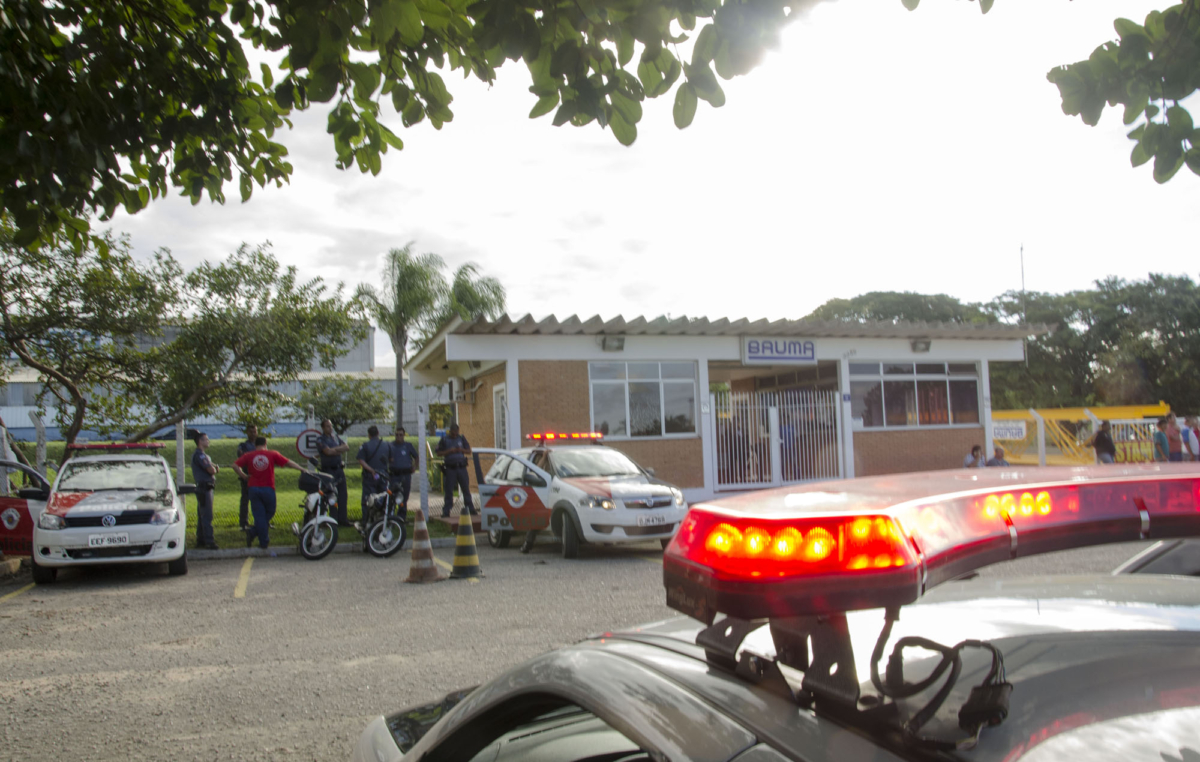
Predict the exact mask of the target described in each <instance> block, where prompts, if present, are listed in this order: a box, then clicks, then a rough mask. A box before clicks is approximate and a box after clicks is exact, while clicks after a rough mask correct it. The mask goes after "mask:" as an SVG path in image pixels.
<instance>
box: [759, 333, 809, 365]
mask: <svg viewBox="0 0 1200 762" xmlns="http://www.w3.org/2000/svg"><path fill="white" fill-rule="evenodd" d="M816 361H817V347H816V344H815V343H813V342H812V341H810V340H808V339H789V338H775V337H770V336H761V337H755V336H743V337H742V363H744V364H746V365H754V364H759V365H811V364H814V363H816Z"/></svg>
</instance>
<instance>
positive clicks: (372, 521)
mask: <svg viewBox="0 0 1200 762" xmlns="http://www.w3.org/2000/svg"><path fill="white" fill-rule="evenodd" d="M396 486H397V491H396V492H393V491H392V481H391V480H390V479H389V480H388V481H387V487H386V488H385V489H384V491H383V492H377V493H375V494H374V495H371V496H370V497H369V498H367V501H366V504H365V505H363V519H362V521H359V522H355V524H354V528H355V529H357V530H358V532H359V534H361V535H362V536H363V542H364V544H365V546H366V550H367V552H368V553H370V554H371V555H373V556H376V557H378V558H387V557H389V556H391V555H394V554H395V553H396V551H398V550H400V548H402V547H403V546H404V540H405V539H406V536H407V530H406V528H405V526H406V524H405V522H406V521H407V520H408V506H407V505H399V506H397V505H396V501H397V499H398V498H399V496H400V492H399V485H396Z"/></svg>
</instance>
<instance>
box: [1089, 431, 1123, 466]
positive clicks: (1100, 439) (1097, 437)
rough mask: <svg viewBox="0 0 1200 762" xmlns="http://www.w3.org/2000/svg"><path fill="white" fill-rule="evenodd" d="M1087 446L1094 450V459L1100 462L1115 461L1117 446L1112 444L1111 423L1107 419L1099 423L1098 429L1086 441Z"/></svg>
mask: <svg viewBox="0 0 1200 762" xmlns="http://www.w3.org/2000/svg"><path fill="white" fill-rule="evenodd" d="M1086 446H1087V447H1091V448H1093V449H1094V450H1095V451H1096V460H1098V461H1099V462H1101V463H1116V462H1117V446H1116V445H1115V444H1113V439H1112V424H1110V423H1109V422H1108V421H1102V422H1101V423H1100V430H1099V431H1097V432H1096V433H1095V434H1094V435H1092V438H1091V439H1089V440H1088V441H1087V445H1086Z"/></svg>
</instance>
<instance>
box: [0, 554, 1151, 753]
mask: <svg viewBox="0 0 1200 762" xmlns="http://www.w3.org/2000/svg"><path fill="white" fill-rule="evenodd" d="M481 539H482V538H481ZM1142 546H1143V544H1140V543H1138V544H1129V545H1123V546H1107V547H1102V548H1093V549H1087V550H1082V551H1071V552H1068V553H1062V554H1056V555H1053V556H1046V557H1042V558H1036V559H1028V560H1024V561H1017V562H1012V563H1009V564H1002V565H999V566H995V567H992V568H990V569H988V570H986V571H985V575H988V576H992V575H996V576H1011V575H1014V574H1045V573H1064V572H1092V571H1095V572H1103V571H1108V570H1110V569H1111V568H1113V567H1114V566H1115V565H1116V564H1118V563H1119V562H1120V561H1121V560H1123V559H1125V558H1126V557H1128V556H1129V555H1131V554H1132V553H1133V552H1135V551H1136V550H1137V549H1139V548H1140V547H1142ZM435 555H436V556H437V557H438V558H439V559H440V560H441V561H442V562H443V563H445V564H448V563H449V562H450V561H451V560H452V558H453V549H452V548H443V549H438V550H435ZM479 555H480V561H481V564H482V566H483V570H484V573H485V575H486V577H485V578H484V579H482V580H480V581H478V582H471V581H454V580H452V581H447V582H442V583H438V584H432V585H405V584H402V583H401V580H403V579H404V577H405V576H407V573H408V566H409V561H408V558H407V557H406V556H404V555H398V556H396V557H395V558H392V559H387V560H381V559H376V558H371V557H368V556H365V555H359V554H341V555H334V556H330V557H328V558H326V559H324V560H322V561H318V562H311V561H306V560H304V559H303V558H300V557H299V556H280V557H278V558H256V559H253V560H251V561H249V563H247V560H246V559H223V560H212V561H202V562H201V561H197V562H193V564H192V566H191V572H190V573H189V574H188V575H187V576H186V577H167V576H166V575H165V572H164V571H162V570H161V569H158V568H154V567H151V568H149V569H144V570H143V569H133V568H120V567H109V568H106V569H95V570H90V571H88V572H87V573H81V572H77V571H71V572H66V573H63V574H62V575H61V576H60V577H59V580H60V581H59V582H57V583H55V584H54V585H49V586H37V587H31V588H30V587H29V585H30V583H29V579H28V572H26V573H25V576H24V577H18V578H16V579H14V580H10V581H8V582H6V583H3V584H0V596H8V595H9V594H12V593H16V595H11V597H6V598H3V599H2V600H0V749H3V753H2V754H0V756H4V757H6V758H10V759H40V758H61V759H89V760H108V759H111V760H142V759H145V760H163V759H170V760H172V762H186V761H188V760H197V762H199V761H200V760H214V759H237V760H260V759H277V758H284V757H286V758H288V759H297V760H306V759H312V760H343V759H346V758H348V756H349V753H350V750H351V748H352V746H353V744H354V742H355V741H356V739H357V737H358V735H359V733H360V732H361V730H362V728H363V727H364V726H365V724H366V723H367V721H368V720H369V719H370V718H371V717H373V716H374V715H376V714H378V713H380V712H383V711H388V710H392V709H398V708H402V707H404V706H408V705H411V704H415V703H421V702H424V701H428V700H432V699H435V698H438V697H440V696H441V695H442V694H443V693H445V692H446V691H448V690H450V689H453V688H458V687H467V686H471V685H475V684H477V683H479V682H481V681H484V680H486V679H488V678H489V677H492V676H494V675H495V674H497V673H498V672H499V671H501V670H502V669H504V668H506V667H509V666H512V665H514V664H517V663H519V662H521V661H523V660H524V659H527V658H529V657H532V656H534V655H536V654H538V653H541V652H543V651H545V650H547V649H550V648H554V647H556V646H559V645H562V644H565V643H569V642H572V641H574V640H577V639H579V638H581V637H584V636H585V635H588V634H591V633H595V632H600V631H603V630H606V629H613V628H620V627H624V626H629V625H634V624H638V623H642V622H648V621H653V620H657V619H662V618H665V617H668V616H673V615H674V612H673V611H672V610H670V609H668V608H667V607H666V606H665V605H664V603H663V592H662V582H661V579H662V578H661V571H662V566H661V555H662V554H661V550H660V549H659V547H658V545H657V543H654V544H647V545H644V546H632V547H626V548H620V549H604V550H594V551H592V552H589V553H586V556H585V557H584V558H582V559H580V560H578V561H564V560H563V559H561V558H560V557H559V556H558V546H557V545H556V544H552V543H551V542H549V541H546V542H544V543H543V544H539V545H538V547H537V548H536V549H535V550H534V552H533V553H532V554H530V555H528V556H523V555H520V554H519V553H517V552H516V551H515V550H514V549H508V550H502V551H501V550H493V549H491V548H489V547H487V545H486V543H483V545H482V546H481V547H480V548H479ZM26 588H29V589H26ZM22 590H24V592H21V591H22Z"/></svg>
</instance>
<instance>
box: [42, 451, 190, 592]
mask: <svg viewBox="0 0 1200 762" xmlns="http://www.w3.org/2000/svg"><path fill="white" fill-rule="evenodd" d="M160 447H162V445H161V443H151V444H136V445H72V447H71V449H72V450H74V451H77V452H89V453H90V452H101V453H103V454H97V455H76V456H75V457H73V458H71V459H70V460H68V461H67V462H66V463H64V464H63V466H62V468H61V469H60V470H59V472H58V476H57V477H56V478H55V480H54V483H53V484H52V485H51V487H50V490H49V493H48V494H47V495H46V496H45V508H44V509H42V510H41V512H40V513H39V515H38V516H36V517H34V518H35V523H34V528H33V543H32V548H31V552H30V563H31V567H32V569H33V579H34V581H35V582H37V583H40V584H44V583H48V582H53V581H54V579H55V577H56V576H57V574H58V570H59V569H61V568H64V567H70V566H90V565H95V564H116V563H166V564H167V570H168V571H169V572H170V573H171V574H187V551H186V550H185V548H184V544H185V543H184V538H185V536H186V534H187V514H186V512H185V511H184V504H183V497H182V496H183V495H184V494H190V493H194V492H195V487H194V486H193V485H190V484H184V485H180V487H179V488H178V489H176V487H175V482H174V480H172V478H171V473H170V469H169V468H168V466H167V462H166V461H165V460H164V459H163V458H162V456H160V455H138V454H129V452H130V451H131V450H137V449H150V450H156V449H158V448H160Z"/></svg>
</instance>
